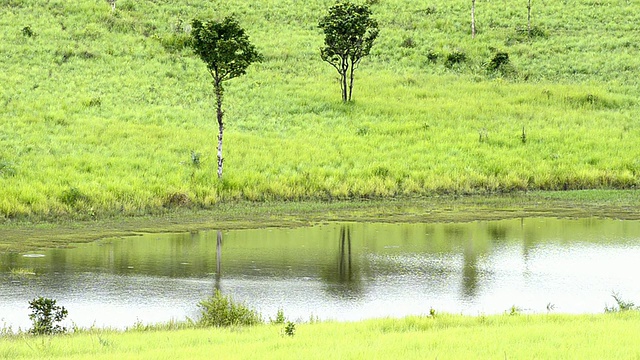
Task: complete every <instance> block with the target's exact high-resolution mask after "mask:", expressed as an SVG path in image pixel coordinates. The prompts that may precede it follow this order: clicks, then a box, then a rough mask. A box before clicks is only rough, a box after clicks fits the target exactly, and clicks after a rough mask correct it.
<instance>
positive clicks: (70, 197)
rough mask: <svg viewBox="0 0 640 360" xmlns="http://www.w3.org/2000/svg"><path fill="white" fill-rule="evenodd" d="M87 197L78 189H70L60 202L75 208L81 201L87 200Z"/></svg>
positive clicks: (61, 196) (63, 193)
mask: <svg viewBox="0 0 640 360" xmlns="http://www.w3.org/2000/svg"><path fill="white" fill-rule="evenodd" d="M86 199H87V197H86V196H85V195H84V194H83V193H82V192H80V190H78V188H76V187H70V188H68V189H67V190H65V191H63V192H62V195H60V202H62V203H63V204H65V205H68V206H73V205H75V204H76V203H78V202H79V201H83V200H86Z"/></svg>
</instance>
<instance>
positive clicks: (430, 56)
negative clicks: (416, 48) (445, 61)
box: [427, 50, 440, 63]
mask: <svg viewBox="0 0 640 360" xmlns="http://www.w3.org/2000/svg"><path fill="white" fill-rule="evenodd" d="M439 56H440V55H438V53H437V52H435V51H433V50H429V52H428V53H427V60H429V62H430V63H436V62H438V57H439Z"/></svg>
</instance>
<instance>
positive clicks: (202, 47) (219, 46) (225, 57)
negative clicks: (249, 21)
mask: <svg viewBox="0 0 640 360" xmlns="http://www.w3.org/2000/svg"><path fill="white" fill-rule="evenodd" d="M191 26H192V30H191V37H192V43H191V47H192V48H193V50H194V52H195V53H196V54H197V55H198V56H199V57H200V59H201V60H202V61H204V63H205V64H206V65H207V69H208V70H209V73H210V74H211V76H212V77H213V80H214V81H215V83H216V84H219V83H221V82H223V81H226V80H229V79H233V78H235V77H238V76H241V75H244V74H246V73H247V68H248V67H249V65H251V64H252V63H254V62H260V61H262V55H260V53H258V51H257V50H256V47H255V46H254V45H253V44H251V42H250V41H249V36H248V35H247V34H246V33H245V30H244V29H243V28H242V27H241V26H240V24H239V23H238V21H237V20H236V19H235V18H234V17H226V18H224V20H222V21H220V22H218V21H206V22H202V21H201V20H199V19H194V20H193V21H192V23H191Z"/></svg>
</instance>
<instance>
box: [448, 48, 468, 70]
mask: <svg viewBox="0 0 640 360" xmlns="http://www.w3.org/2000/svg"><path fill="white" fill-rule="evenodd" d="M465 61H467V54H465V53H464V52H462V51H460V50H455V51H453V52H452V53H449V54H447V59H446V60H445V62H444V65H445V66H446V67H448V68H452V67H453V66H454V65H456V64H462V63H464V62H465Z"/></svg>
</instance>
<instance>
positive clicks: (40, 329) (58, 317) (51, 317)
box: [29, 297, 68, 335]
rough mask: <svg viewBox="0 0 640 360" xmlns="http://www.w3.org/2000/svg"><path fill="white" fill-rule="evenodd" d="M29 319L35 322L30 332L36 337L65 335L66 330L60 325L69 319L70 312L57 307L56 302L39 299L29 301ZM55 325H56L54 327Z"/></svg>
mask: <svg viewBox="0 0 640 360" xmlns="http://www.w3.org/2000/svg"><path fill="white" fill-rule="evenodd" d="M29 309H31V314H29V319H31V321H32V322H33V327H32V328H31V329H30V330H29V332H30V333H31V334H34V335H53V334H59V333H64V332H66V331H67V329H66V328H64V327H62V326H60V325H59V324H55V323H58V322H60V321H62V320H64V318H66V317H67V315H68V312H67V309H65V308H64V306H57V305H56V301H55V300H52V299H47V298H43V297H39V298H37V299H33V300H31V301H29ZM54 324H55V325H54Z"/></svg>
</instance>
